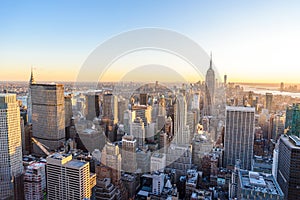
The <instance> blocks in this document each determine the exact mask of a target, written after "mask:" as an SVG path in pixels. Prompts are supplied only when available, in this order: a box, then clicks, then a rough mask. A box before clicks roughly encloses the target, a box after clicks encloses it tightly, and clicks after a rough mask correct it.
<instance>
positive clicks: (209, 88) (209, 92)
mask: <svg viewBox="0 0 300 200" xmlns="http://www.w3.org/2000/svg"><path fill="white" fill-rule="evenodd" d="M212 65H213V64H212V54H211V55H210V62H209V68H208V70H207V72H206V77H205V86H206V87H205V108H204V109H205V115H211V114H212V105H213V104H214V102H215V87H216V78H215V71H214V70H213V68H212Z"/></svg>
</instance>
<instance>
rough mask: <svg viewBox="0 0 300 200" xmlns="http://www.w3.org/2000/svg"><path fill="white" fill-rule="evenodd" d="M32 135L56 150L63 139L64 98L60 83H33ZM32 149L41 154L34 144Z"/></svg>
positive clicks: (50, 148)
mask: <svg viewBox="0 0 300 200" xmlns="http://www.w3.org/2000/svg"><path fill="white" fill-rule="evenodd" d="M31 98H32V135H33V137H35V138H37V139H38V140H39V141H40V142H41V143H42V144H44V145H45V146H47V147H49V150H56V149H57V148H58V147H59V146H60V145H61V144H62V143H63V142H64V141H65V102H64V101H65V100H64V86H63V85H62V84H33V85H31ZM33 151H34V153H35V154H37V155H43V153H42V151H41V150H40V149H39V147H37V146H36V145H34V146H33Z"/></svg>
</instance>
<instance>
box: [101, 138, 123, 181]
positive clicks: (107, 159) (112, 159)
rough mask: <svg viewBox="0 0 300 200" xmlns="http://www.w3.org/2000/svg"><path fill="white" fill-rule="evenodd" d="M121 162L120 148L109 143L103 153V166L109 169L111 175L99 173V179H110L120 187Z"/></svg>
mask: <svg viewBox="0 0 300 200" xmlns="http://www.w3.org/2000/svg"><path fill="white" fill-rule="evenodd" d="M121 161H122V159H121V154H120V152H119V147H118V146H117V145H114V144H112V143H109V142H107V143H106V144H105V146H104V148H103V150H102V153H101V164H102V165H104V166H106V167H108V168H109V172H110V173H109V174H108V175H104V174H100V173H99V177H98V178H100V179H104V178H110V179H111V181H112V183H113V184H114V185H116V186H118V185H119V184H120V180H121ZM103 175H104V176H103Z"/></svg>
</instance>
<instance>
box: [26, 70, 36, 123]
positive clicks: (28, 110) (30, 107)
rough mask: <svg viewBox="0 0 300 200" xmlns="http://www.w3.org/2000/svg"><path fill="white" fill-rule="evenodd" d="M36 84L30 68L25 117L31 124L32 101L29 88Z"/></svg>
mask: <svg viewBox="0 0 300 200" xmlns="http://www.w3.org/2000/svg"><path fill="white" fill-rule="evenodd" d="M33 84H36V82H35V80H34V77H33V69H32V68H31V73H30V80H29V87H28V97H27V117H28V123H31V122H32V101H31V86H32V85H33Z"/></svg>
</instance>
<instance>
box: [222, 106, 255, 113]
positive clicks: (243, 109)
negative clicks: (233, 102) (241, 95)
mask: <svg viewBox="0 0 300 200" xmlns="http://www.w3.org/2000/svg"><path fill="white" fill-rule="evenodd" d="M226 111H240V112H255V108H254V107H242V106H226Z"/></svg>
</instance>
